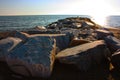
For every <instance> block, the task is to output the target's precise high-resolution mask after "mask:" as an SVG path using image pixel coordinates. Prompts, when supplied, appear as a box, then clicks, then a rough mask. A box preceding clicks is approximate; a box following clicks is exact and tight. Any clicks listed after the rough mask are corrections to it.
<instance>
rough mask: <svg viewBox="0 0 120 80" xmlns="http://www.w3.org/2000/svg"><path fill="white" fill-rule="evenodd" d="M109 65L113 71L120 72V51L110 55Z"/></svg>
mask: <svg viewBox="0 0 120 80" xmlns="http://www.w3.org/2000/svg"><path fill="white" fill-rule="evenodd" d="M111 63H112V65H113V66H114V68H115V69H117V70H120V49H118V50H117V51H116V52H115V53H114V54H112V57H111Z"/></svg>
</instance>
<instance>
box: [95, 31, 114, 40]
mask: <svg viewBox="0 0 120 80" xmlns="http://www.w3.org/2000/svg"><path fill="white" fill-rule="evenodd" d="M95 33H96V34H97V35H96V38H97V39H104V38H105V37H107V36H114V35H113V33H112V32H110V31H108V30H105V29H97V30H95Z"/></svg>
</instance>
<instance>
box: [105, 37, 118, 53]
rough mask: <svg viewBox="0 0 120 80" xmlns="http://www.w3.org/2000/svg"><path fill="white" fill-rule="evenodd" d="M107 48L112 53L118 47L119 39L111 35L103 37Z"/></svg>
mask: <svg viewBox="0 0 120 80" xmlns="http://www.w3.org/2000/svg"><path fill="white" fill-rule="evenodd" d="M104 40H105V42H106V44H107V46H108V48H109V49H110V51H111V52H112V53H114V52H116V51H117V50H118V49H120V40H119V39H117V38H116V37H113V36H107V37H105V38H104Z"/></svg>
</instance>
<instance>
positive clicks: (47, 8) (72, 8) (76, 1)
mask: <svg viewBox="0 0 120 80" xmlns="http://www.w3.org/2000/svg"><path fill="white" fill-rule="evenodd" d="M119 4H120V0H0V15H61V14H62V15H94V16H106V15H120V5H119Z"/></svg>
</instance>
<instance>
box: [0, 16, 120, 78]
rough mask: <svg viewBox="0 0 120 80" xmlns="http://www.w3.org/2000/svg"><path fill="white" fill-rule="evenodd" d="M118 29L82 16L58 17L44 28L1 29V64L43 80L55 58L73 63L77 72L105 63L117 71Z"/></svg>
mask: <svg viewBox="0 0 120 80" xmlns="http://www.w3.org/2000/svg"><path fill="white" fill-rule="evenodd" d="M116 30H117V32H116ZM119 31H120V30H119V29H112V28H105V27H102V26H100V25H98V24H96V23H95V22H93V21H92V20H91V19H89V18H84V17H70V18H66V19H61V20H58V21H56V22H53V23H51V24H49V25H46V26H45V27H44V26H36V27H34V28H29V29H22V30H7V31H0V63H5V64H6V65H5V66H7V67H8V69H9V73H11V74H12V75H13V74H14V75H17V76H23V77H37V78H39V77H40V78H43V79H46V78H48V79H49V78H50V77H51V75H52V73H53V68H54V64H55V61H57V62H58V63H59V64H68V65H73V66H75V68H77V69H78V71H80V72H88V71H89V70H92V69H93V67H99V66H105V65H104V64H106V63H108V64H110V63H111V64H112V65H113V67H114V68H116V69H117V70H120V37H119V35H120V34H119ZM117 34H118V35H117ZM0 66H3V65H0ZM2 69H3V67H0V70H2ZM108 70H110V69H109V68H108ZM4 72H5V71H4ZM7 72H8V71H6V72H5V73H7Z"/></svg>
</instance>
